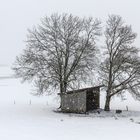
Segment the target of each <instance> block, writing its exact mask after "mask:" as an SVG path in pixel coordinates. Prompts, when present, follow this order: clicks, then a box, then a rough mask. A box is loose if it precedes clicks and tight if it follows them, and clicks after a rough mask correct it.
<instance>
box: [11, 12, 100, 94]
mask: <svg viewBox="0 0 140 140" xmlns="http://www.w3.org/2000/svg"><path fill="white" fill-rule="evenodd" d="M98 35H100V21H99V20H97V19H95V20H94V19H92V18H79V17H76V16H72V15H68V14H62V15H58V14H53V15H51V16H50V17H45V18H43V20H42V22H41V25H39V26H38V27H35V28H34V29H33V30H29V34H28V36H27V48H26V49H25V50H24V53H23V54H22V55H21V56H19V57H17V59H16V63H15V66H14V68H13V69H14V70H15V72H16V75H17V77H21V78H22V79H23V80H24V81H26V80H33V81H34V82H35V85H36V87H37V94H43V93H44V92H45V91H46V90H47V89H50V88H51V89H59V90H60V95H62V94H64V93H65V92H66V91H67V90H68V89H70V88H73V87H75V86H76V85H77V83H78V81H80V80H81V79H84V80H85V79H86V77H87V76H88V74H89V72H90V71H92V70H93V68H94V65H95V61H94V59H95V52H96V42H95V41H96V37H97V36H98Z"/></svg>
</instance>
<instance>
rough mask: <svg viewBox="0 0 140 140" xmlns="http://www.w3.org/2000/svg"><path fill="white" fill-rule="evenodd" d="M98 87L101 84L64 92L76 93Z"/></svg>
mask: <svg viewBox="0 0 140 140" xmlns="http://www.w3.org/2000/svg"><path fill="white" fill-rule="evenodd" d="M100 87H102V86H94V87H87V88H82V89H77V90H72V91H67V92H66V94H72V93H77V92H82V91H90V90H94V89H96V88H100ZM58 95H60V93H58Z"/></svg>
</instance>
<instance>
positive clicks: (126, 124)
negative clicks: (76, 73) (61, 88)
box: [0, 68, 140, 140]
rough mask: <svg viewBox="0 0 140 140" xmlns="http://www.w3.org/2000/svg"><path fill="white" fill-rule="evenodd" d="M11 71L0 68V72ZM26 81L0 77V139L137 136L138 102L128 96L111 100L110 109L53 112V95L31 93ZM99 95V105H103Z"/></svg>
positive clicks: (131, 139) (135, 139)
mask: <svg viewBox="0 0 140 140" xmlns="http://www.w3.org/2000/svg"><path fill="white" fill-rule="evenodd" d="M10 73H11V71H10V70H9V69H8V70H7V68H6V69H3V70H2V69H1V71H0V76H9V75H10ZM30 92H31V87H30V86H29V84H28V83H25V84H21V83H20V82H19V80H18V79H1V80H0V97H1V98H0V140H139V139H140V136H139V133H140V124H139V123H140V113H139V111H140V102H138V101H134V100H133V99H132V98H131V97H128V98H129V99H128V100H125V101H121V100H120V99H116V100H113V101H112V109H123V110H126V106H128V108H129V110H131V111H129V112H127V111H124V112H123V113H122V114H121V115H119V116H117V115H116V114H115V113H113V111H112V112H111V113H104V112H102V113H101V114H93V113H90V114H89V115H84V114H83V115H78V114H62V113H56V112H55V111H54V110H55V109H56V108H57V107H58V99H57V98H56V97H51V96H49V97H48V96H44V97H34V96H32V95H31V94H30ZM103 98H104V97H103V96H102V98H101V107H103V105H104V102H103Z"/></svg>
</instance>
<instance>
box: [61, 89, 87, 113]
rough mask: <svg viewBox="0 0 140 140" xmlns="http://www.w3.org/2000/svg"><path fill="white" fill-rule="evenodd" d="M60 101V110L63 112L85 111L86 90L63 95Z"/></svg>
mask: <svg viewBox="0 0 140 140" xmlns="http://www.w3.org/2000/svg"><path fill="white" fill-rule="evenodd" d="M61 102H62V104H61V105H62V106H61V110H62V111H63V112H75V113H85V112H86V91H82V92H77V93H74V94H66V95H63V96H62V98H61Z"/></svg>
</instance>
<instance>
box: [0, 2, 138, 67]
mask: <svg viewBox="0 0 140 140" xmlns="http://www.w3.org/2000/svg"><path fill="white" fill-rule="evenodd" d="M56 12H58V13H72V14H74V15H78V16H93V17H97V18H100V19H101V20H106V19H107V16H108V15H109V14H117V15H121V16H122V17H123V18H124V20H125V22H127V23H128V24H131V25H132V27H133V30H134V31H135V32H137V33H138V37H137V40H136V45H137V46H138V47H140V46H139V45H140V0H0V65H2V64H4V65H8V66H11V64H12V63H13V62H14V60H15V57H16V55H18V54H20V53H21V52H22V50H23V48H25V43H24V40H25V39H26V34H27V28H31V27H32V26H33V25H36V24H38V23H40V18H42V17H44V16H45V15H50V14H51V13H56Z"/></svg>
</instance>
